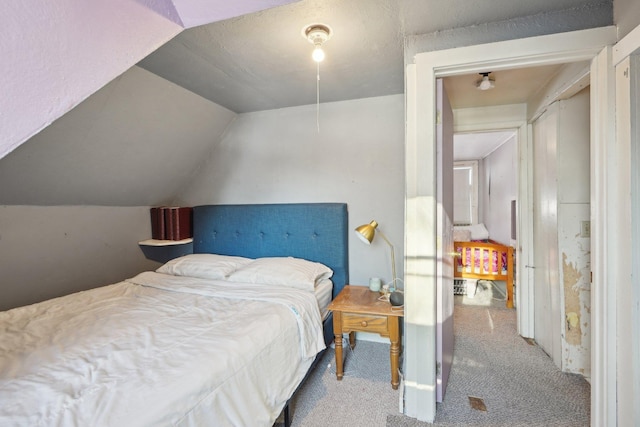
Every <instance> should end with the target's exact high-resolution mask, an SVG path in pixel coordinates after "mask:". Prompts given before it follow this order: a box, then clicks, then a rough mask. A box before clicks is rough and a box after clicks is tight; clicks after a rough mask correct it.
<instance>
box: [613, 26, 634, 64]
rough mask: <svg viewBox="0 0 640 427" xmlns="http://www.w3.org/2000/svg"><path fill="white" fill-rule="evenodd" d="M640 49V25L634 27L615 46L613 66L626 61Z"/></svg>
mask: <svg viewBox="0 0 640 427" xmlns="http://www.w3.org/2000/svg"><path fill="white" fill-rule="evenodd" d="M639 49H640V25H638V26H637V27H636V28H634V29H633V30H632V31H631V32H630V33H629V34H627V35H626V36H624V37H623V38H622V40H620V41H619V42H618V43H616V44H615V46H614V47H613V66H614V67H615V66H616V65H618V64H619V63H620V62H622V61H624V60H625V59H626V58H628V57H629V56H631V55H633V54H634V53H637V51H638V50H639Z"/></svg>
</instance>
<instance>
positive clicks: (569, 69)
mask: <svg viewBox="0 0 640 427" xmlns="http://www.w3.org/2000/svg"><path fill="white" fill-rule="evenodd" d="M590 68H591V64H590V63H589V62H587V61H584V62H574V63H571V64H568V65H565V66H564V67H562V69H561V70H560V72H559V73H558V74H557V75H555V76H553V78H552V79H551V81H550V82H549V83H548V84H547V85H546V86H545V90H544V91H541V92H539V93H538V94H536V96H535V99H533V100H531V101H530V102H528V103H527V111H529V115H528V119H529V122H533V121H535V119H537V118H538V117H540V116H541V115H542V113H544V111H545V110H546V109H547V107H548V106H549V105H551V104H552V103H554V102H556V101H559V100H562V99H569V98H571V97H572V96H573V95H575V94H576V93H578V92H580V91H581V90H582V89H584V88H585V87H587V86H589V79H590V77H589V73H590Z"/></svg>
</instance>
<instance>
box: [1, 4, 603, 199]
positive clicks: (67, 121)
mask: <svg viewBox="0 0 640 427" xmlns="http://www.w3.org/2000/svg"><path fill="white" fill-rule="evenodd" d="M54 3H55V5H53V4H49V3H47V6H46V7H43V8H40V6H41V5H39V6H38V7H39V9H38V10H35V11H34V10H31V9H30V7H31V8H34V7H35V6H33V5H32V4H31V3H29V2H26V3H20V5H21V6H20V7H19V8H18V9H19V10H18V11H17V12H18V13H14V12H16V10H14V9H15V8H13V7H11V6H7V5H5V4H3V5H2V6H0V12H6V13H3V14H1V16H3V18H1V19H3V20H9V18H7V17H8V16H11V19H12V21H11V22H9V23H8V25H6V26H5V27H4V28H3V29H2V30H0V31H1V32H2V34H1V35H2V36H3V37H0V53H2V54H3V56H4V57H5V58H9V60H8V61H7V63H12V64H13V65H14V67H12V68H11V70H10V72H9V73H0V86H2V87H6V88H9V90H8V96H3V97H0V112H1V113H2V114H0V182H2V186H0V204H41V205H58V204H87V205H89V204H91V205H114V206H118V205H145V204H149V205H153V204H161V203H165V202H167V201H171V200H172V198H173V197H175V195H176V194H177V192H178V191H179V189H180V188H182V187H183V186H184V185H186V184H187V183H188V182H189V179H190V178H191V174H193V173H194V171H195V170H196V169H197V168H198V166H199V165H200V164H201V162H202V160H203V158H204V157H205V156H208V155H211V150H212V149H213V148H215V146H216V144H217V143H218V142H219V140H220V138H221V136H222V135H223V133H224V131H225V129H226V128H227V126H229V123H231V122H232V121H233V119H234V117H235V114H236V113H240V112H244V111H256V110H263V109H275V108H283V107H288V106H294V105H307V104H313V103H315V100H316V71H317V70H316V68H315V65H314V64H313V63H312V62H311V60H310V58H309V56H310V54H311V48H312V46H311V45H310V44H309V43H308V42H307V41H306V40H305V39H304V38H303V37H302V36H301V34H300V32H301V30H302V28H303V27H304V26H305V25H307V24H310V23H313V22H325V23H327V24H328V25H330V26H331V27H332V28H333V30H334V35H333V37H332V39H331V40H329V41H328V42H327V44H326V49H325V50H326V51H327V59H326V60H325V62H323V63H322V65H321V68H320V78H321V80H320V96H321V101H322V102H328V101H339V100H347V99H354V98H357V99H360V98H368V97H373V96H380V95H386V94H399V93H403V91H404V74H403V68H404V60H405V59H404V40H406V39H405V37H406V36H407V35H409V34H421V33H430V34H432V35H433V34H435V35H437V34H439V32H440V31H445V30H446V31H449V30H451V29H456V28H461V27H464V28H471V27H475V26H481V25H484V24H485V23H487V22H496V21H499V20H503V21H505V22H504V23H503V24H498V25H501V26H503V27H505V28H511V33H510V34H511V35H510V37H517V36H518V34H519V30H518V28H514V27H512V26H510V25H509V22H511V21H508V20H511V19H516V18H517V19H520V20H519V21H517V22H518V24H522V23H523V22H524V21H522V19H525V18H523V17H528V16H533V18H532V21H531V22H532V24H531V27H534V28H536V31H538V33H540V34H544V33H548V32H557V31H570V30H572V29H581V28H590V27H593V26H602V25H610V24H611V23H612V22H611V21H612V3H611V1H606V0H605V1H596V0H539V1H536V2H513V1H512V0H491V1H488V0H487V1H485V2H475V3H474V7H469V3H468V1H466V0H451V1H448V2H445V3H443V2H440V1H435V0H392V1H389V0H350V1H344V0H342V1H340V0H302V1H299V2H291V1H286V0H279V1H276V0H271V1H255V0H245V1H241V2H237V1H235V2H227V1H214V2H210V1H204V0H181V1H174V2H172V3H171V4H170V5H167V2H164V1H160V0H157V1H154V0H136V1H134V0H119V1H118V6H120V8H118V7H116V6H114V5H113V1H108V2H107V1H106V0H105V1H103V2H97V3H95V4H94V3H92V6H91V7H85V6H83V5H85V3H84V2H81V1H78V0H62V1H61V2H54ZM276 4H282V6H279V7H275V8H272V9H268V10H261V9H262V8H265V7H267V8H269V7H271V6H275V5H276ZM29 5H31V6H29ZM101 6H102V7H101ZM483 6H484V7H483ZM243 7H244V8H246V9H245V10H246V11H250V12H254V11H256V10H260V11H257V12H254V13H251V14H248V15H243V16H238V17H233V16H237V15H238V14H239V13H241V12H242V8H243ZM7 9H9V10H7ZM202 11H208V12H210V13H211V14H206V13H205V14H201V12H202ZM32 15H33V17H35V19H33V20H31V21H30V18H32ZM123 15H125V16H124V17H123ZM214 16H224V17H231V18H230V19H227V20H224V21H220V22H216V23H212V24H207V25H203V26H197V27H194V28H191V29H188V30H185V31H182V29H183V27H182V26H183V25H184V26H190V25H196V24H198V23H199V22H201V20H202V19H204V20H205V21H206V20H212V19H213V18H214ZM203 17H204V18H203ZM551 17H552V18H553V20H552V21H554V22H557V21H561V22H562V24H561V25H560V27H558V26H551V27H545V22H546V21H547V20H548V18H551ZM527 19H528V18H527ZM176 21H178V23H176ZM136 25H139V26H138V27H136ZM40 27H42V28H40ZM129 27H135V30H132V29H131V28H129ZM181 32H182V33H181ZM112 33H113V34H112ZM178 33H181V34H180V35H179V36H178V37H175V38H173V37H174V35H175V34H178ZM5 35H6V36H7V37H4V36H5ZM79 40H82V43H79V42H78V41H79ZM167 41H168V43H166V44H165V42H167ZM132 46H133V47H132ZM154 51H155V52H154ZM151 52H153V53H152V54H151V55H150V56H148V57H147V58H145V59H142V57H143V56H145V55H147V54H148V53H151ZM79 58H82V59H83V60H79ZM141 59H142V60H141ZM139 60H141V61H140V63H139V64H140V67H132V65H133V64H134V63H135V62H137V61H139ZM125 70H128V71H126V72H125V73H124V74H123V71H125ZM117 76H120V77H117ZM116 77H117V78H116ZM114 78H115V80H113V81H111V83H109V84H107V85H106V86H104V85H105V84H106V83H107V82H108V81H110V80H112V79H114ZM103 86H104V88H103V89H102V90H100V91H98V92H96V93H95V94H94V95H93V96H90V97H88V96H89V95H90V94H91V93H93V92H95V91H96V90H98V89H100V88H101V87H103ZM87 97H88V98H87ZM85 99H86V100H85ZM83 100H84V101H83ZM80 103H81V104H80ZM455 103H456V101H455V99H454V100H452V104H453V105H454V106H455ZM78 104H80V105H79V106H78V107H77V108H75V109H74V108H73V107H74V106H76V105H78ZM67 111H69V113H68V114H66V115H64V116H62V117H61V118H60V119H58V120H56V121H55V122H54V120H55V118H56V117H59V116H60V115H61V114H63V113H65V112H67ZM51 122H53V124H52V125H51V126H49V127H47V128H46V129H44V131H42V132H40V133H38V134H37V135H35V136H34V137H32V138H31V139H29V140H28V141H27V143H26V144H23V145H22V146H20V147H19V148H18V149H16V150H15V151H13V152H12V153H11V154H10V155H8V156H6V157H4V158H2V156H5V155H6V154H7V153H9V152H10V151H11V150H14V149H15V148H16V147H17V146H18V145H19V144H20V143H21V142H23V141H24V140H26V139H27V138H28V137H29V135H30V134H34V133H37V132H38V131H39V130H40V129H42V128H43V127H44V126H46V125H47V124H49V123H51Z"/></svg>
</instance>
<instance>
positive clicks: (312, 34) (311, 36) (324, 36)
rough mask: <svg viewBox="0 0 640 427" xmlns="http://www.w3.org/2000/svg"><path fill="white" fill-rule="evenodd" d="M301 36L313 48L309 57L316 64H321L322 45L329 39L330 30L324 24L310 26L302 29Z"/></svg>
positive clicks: (322, 56) (322, 57)
mask: <svg viewBox="0 0 640 427" xmlns="http://www.w3.org/2000/svg"><path fill="white" fill-rule="evenodd" d="M302 36H303V37H304V38H305V39H307V40H308V41H309V43H311V44H312V45H313V46H315V47H314V49H313V53H312V54H311V57H312V58H313V60H314V61H316V62H322V60H323V59H324V51H323V50H322V44H323V43H324V42H326V41H327V40H329V39H330V38H331V28H329V26H328V25H325V24H311V25H307V26H306V27H304V28H303V29H302Z"/></svg>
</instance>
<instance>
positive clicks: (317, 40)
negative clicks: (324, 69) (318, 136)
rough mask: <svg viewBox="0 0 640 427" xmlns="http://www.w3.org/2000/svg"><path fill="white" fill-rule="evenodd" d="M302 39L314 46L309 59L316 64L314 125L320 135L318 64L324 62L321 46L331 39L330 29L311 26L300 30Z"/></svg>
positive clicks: (318, 25)
mask: <svg viewBox="0 0 640 427" xmlns="http://www.w3.org/2000/svg"><path fill="white" fill-rule="evenodd" d="M302 37H304V38H305V39H307V40H308V41H309V43H311V44H312V45H313V46H314V49H313V53H312V54H311V58H313V60H314V61H315V62H316V125H317V127H318V133H320V62H322V61H323V60H324V51H323V50H322V44H323V43H324V42H326V41H327V40H329V39H330V38H331V28H330V27H329V26H328V25H325V24H311V25H307V26H305V27H304V28H302Z"/></svg>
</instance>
